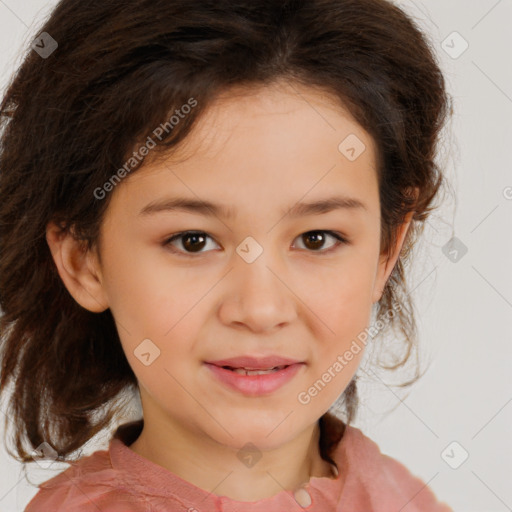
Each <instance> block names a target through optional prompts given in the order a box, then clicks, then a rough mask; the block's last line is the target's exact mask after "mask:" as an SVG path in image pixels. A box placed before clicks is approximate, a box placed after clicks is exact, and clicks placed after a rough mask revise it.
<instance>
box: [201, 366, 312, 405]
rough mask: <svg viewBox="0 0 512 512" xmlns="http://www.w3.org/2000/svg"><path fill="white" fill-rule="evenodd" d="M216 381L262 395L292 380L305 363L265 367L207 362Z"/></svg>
mask: <svg viewBox="0 0 512 512" xmlns="http://www.w3.org/2000/svg"><path fill="white" fill-rule="evenodd" d="M205 365H206V367H207V368H208V369H209V370H210V372H211V375H212V376H213V377H214V380H215V382H217V383H218V384H221V385H222V386H223V387H224V388H227V389H229V390H231V391H233V390H235V391H237V392H239V393H242V394H243V395H246V396H253V397H254V396H262V395H270V394H271V393H274V392H275V391H277V390H278V389H280V388H281V387H283V386H284V385H285V384H287V383H288V382H290V381H291V380H292V379H293V378H294V377H295V375H297V373H298V372H299V371H300V370H301V369H302V367H303V366H305V364H304V363H301V362H298V363H292V364H283V365H279V366H272V367H264V366H262V365H260V366H259V367H254V366H252V367H249V366H244V367H238V366H231V365H222V366H219V365H217V364H212V363H205Z"/></svg>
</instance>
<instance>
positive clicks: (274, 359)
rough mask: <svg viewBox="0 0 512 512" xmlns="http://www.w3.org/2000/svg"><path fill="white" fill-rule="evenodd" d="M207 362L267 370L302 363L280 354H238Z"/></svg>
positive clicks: (216, 364)
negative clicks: (264, 355) (255, 355)
mask: <svg viewBox="0 0 512 512" xmlns="http://www.w3.org/2000/svg"><path fill="white" fill-rule="evenodd" d="M205 362H206V363H208V364H213V365H215V366H229V367H231V368H248V369H252V370H269V369H271V368H275V367H276V366H289V365H291V364H297V363H302V361H298V360H296V359H290V358H288V357H281V356H276V355H273V356H266V357H253V356H239V357H231V358H229V359H219V360H217V361H205Z"/></svg>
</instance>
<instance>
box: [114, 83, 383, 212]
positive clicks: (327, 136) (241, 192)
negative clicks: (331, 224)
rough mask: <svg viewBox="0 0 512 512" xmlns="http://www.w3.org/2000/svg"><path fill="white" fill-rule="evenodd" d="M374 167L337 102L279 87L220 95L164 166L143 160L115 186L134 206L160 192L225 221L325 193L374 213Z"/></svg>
mask: <svg viewBox="0 0 512 512" xmlns="http://www.w3.org/2000/svg"><path fill="white" fill-rule="evenodd" d="M347 149H348V150H354V151H356V155H355V156H356V157H357V158H355V159H354V158H353V157H354V152H353V151H352V152H350V151H349V152H348V153H347ZM375 166H376V163H375V147H374V142H373V140H372V138H371V137H370V135H369V134H368V133H367V132H366V131H365V130H364V129H363V128H362V127H361V126H360V125H358V123H357V122H356V121H355V120H354V119H353V118H352V116H351V115H350V114H349V112H348V111H347V110H346V109H345V108H344V107H343V105H342V104H341V103H340V102H339V101H337V100H336V99H335V98H334V97H333V96H331V95H328V94H327V93H326V92H324V91H321V90H319V89H312V88H308V87H305V86H301V85H297V84H289V83H279V84H275V85H273V86H269V87H260V88H251V89H248V88H240V87H238V88H233V89H231V90H229V91H224V92H223V93H222V95H220V96H219V97H218V98H217V99H216V100H215V101H214V102H212V104H211V105H210V106H209V108H208V109H207V110H206V112H205V114H204V115H203V116H202V117H201V118H200V119H198V121H197V123H196V125H195V126H194V128H193V129H192V131H191V132H190V134H189V135H188V136H187V138H186V139H185V140H184V141H183V142H182V143H181V144H180V145H179V146H178V147H177V148H175V149H173V150H172V152H171V153H169V156H168V158H167V159H166V160H161V159H159V160H157V161H155V162H154V163H151V160H150V161H149V163H148V164H145V165H144V166H143V167H141V168H140V169H139V170H137V171H136V172H135V173H134V174H133V175H131V176H129V177H128V178H127V179H125V180H124V182H123V183H122V187H120V188H121V189H123V190H122V193H123V195H124V198H125V199H127V200H134V201H136V202H137V200H138V199H139V201H138V202H139V204H140V203H141V202H144V201H145V202H146V203H147V200H149V199H153V198H156V197H163V196H164V195H165V194H167V195H168V193H173V195H175V196H180V197H184V196H186V197H188V198H190V199H194V200H204V201H210V202H216V203H223V204H225V205H227V206H228V207H229V208H230V211H231V212H232V213H233V215H232V217H234V216H235V215H236V212H237V209H238V207H240V208H242V207H244V206H246V207H248V206H250V205H251V203H252V204H253V205H257V204H260V205H265V207H270V205H271V204H272V203H276V208H279V210H282V209H283V207H285V206H286V205H289V204H290V203H294V202H298V201H299V200H300V199H301V198H302V199H303V200H304V202H311V201H313V200H315V199H318V198H319V197H322V198H324V197H326V196H327V195H329V196H332V195H334V194H333V193H338V194H341V195H344V196H346V197H354V196H355V197H356V198H358V199H359V200H360V201H361V202H363V201H364V202H365V203H369V206H370V209H369V212H370V213H375V212H373V211H371V209H372V208H374V209H375V206H376V205H373V207H372V205H371V203H372V202H375V200H377V201H378V190H377V178H376V167H375ZM117 192H118V191H116V194H117ZM119 192H120V191H119ZM137 198H138V199H137ZM237 205H238V206H237ZM143 206H144V205H142V207H143Z"/></svg>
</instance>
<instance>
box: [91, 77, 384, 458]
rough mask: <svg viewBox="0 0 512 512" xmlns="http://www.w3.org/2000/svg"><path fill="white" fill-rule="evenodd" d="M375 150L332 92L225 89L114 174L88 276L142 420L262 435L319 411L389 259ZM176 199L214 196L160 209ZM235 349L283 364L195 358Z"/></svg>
mask: <svg viewBox="0 0 512 512" xmlns="http://www.w3.org/2000/svg"><path fill="white" fill-rule="evenodd" d="M299 92H300V94H299ZM347 137H350V138H349V139H348V140H347V141H346V142H344V143H343V141H345V139H347ZM341 143H343V144H342V145H341V149H340V144H341ZM362 144H364V147H363V146H362ZM350 148H354V151H351V149H350ZM364 148H365V149H364ZM362 149H364V150H363V151H362V152H361V150H362ZM359 153H360V154H359ZM375 156H376V155H375V147H374V143H373V141H372V139H371V138H370V136H369V135H368V134H367V133H366V132H365V131H364V130H363V129H362V128H361V127H360V126H359V125H358V124H357V123H356V122H355V121H354V120H353V119H352V118H351V117H350V116H349V115H348V114H347V113H346V112H345V111H344V110H343V109H342V108H341V106H339V105H337V104H336V103H335V102H334V101H333V100H331V101H329V99H328V98H327V96H325V94H321V93H320V92H318V91H316V90H313V89H309V88H301V87H299V86H294V87H293V88H290V87H288V86H285V85H281V86H273V87H271V88H266V89H257V90H252V91H250V93H247V92H246V93H244V94H236V95H234V94H231V95H228V94H225V95H224V96H223V97H221V98H219V100H218V101H217V102H216V103H214V104H213V105H212V106H211V108H210V110H209V111H208V113H207V115H205V116H204V117H203V118H202V119H201V120H200V123H199V124H198V125H196V128H195V131H193V132H192V133H191V134H190V135H189V137H188V138H187V139H186V143H185V144H184V145H183V146H181V147H180V148H179V151H178V152H177V153H175V154H173V155H170V156H169V157H168V158H167V159H166V160H163V161H161V162H158V163H153V164H146V166H145V167H143V168H141V169H139V170H137V171H136V172H135V173H134V174H133V175H131V176H128V177H127V178H125V179H124V180H123V181H122V182H121V183H120V184H119V185H118V186H117V187H116V188H115V190H114V191H113V192H112V193H113V196H112V198H111V203H110V205H109V209H108V211H107V215H106V218H105V220H104V223H103V225H102V229H101V266H99V264H98V275H99V281H100V283H101V293H102V294H103V297H104V300H105V301H106V303H108V307H110V309H111V311H112V314H113V316H114V318H115V321H116V324H117V328H118V331H119V335H120V338H121V342H122V345H123V349H124V351H125V353H126V356H127V359H128V361H129V363H130V365H131V367H132V368H133V371H134V373H135V375H136V376H137V379H138V381H139V386H140V391H141V398H142V405H143V409H144V417H145V418H146V421H147V418H148V417H152V418H157V417H158V418H160V419H162V418H165V421H167V422H169V423H170V424H173V425H174V426H179V428H182V429H184V430H186V431H188V432H190V433H193V435H198V436H203V437H204V436H207V437H209V438H210V439H213V440H215V441H216V442H218V443H221V444H224V445H229V446H233V447H240V446H242V445H244V444H245V443H246V442H247V441H248V440H250V441H252V442H253V443H255V444H256V445H257V446H259V447H261V448H267V449H270V448H272V447H276V446H279V445H281V444H283V443H285V442H286V441H287V440H290V439H292V438H294V437H295V436H298V435H299V433H301V432H303V431H305V429H307V428H308V427H310V426H311V425H313V424H314V423H315V422H316V421H317V420H318V419H319V418H320V416H321V415H322V414H324V413H325V412H326V411H327V410H328V409H329V407H330V406H331V405H332V404H333V402H334V401H335V400H336V399H337V398H338V396H339V395H340V394H341V393H342V392H343V390H344V389H345V388H346V386H347V385H348V383H349V382H350V380H351V378H352V376H353V375H354V373H355V371H356V370H357V367H358V365H359V363H360V360H361V358H362V356H363V353H364V350H362V349H360V350H359V351H358V352H357V353H356V352H355V351H354V350H352V358H351V360H348V359H347V358H345V357H343V355H344V354H345V353H346V351H347V350H348V351H350V348H351V346H352V347H353V346H354V345H353V342H354V340H357V337H358V335H359V334H360V333H361V332H363V331H364V330H365V328H366V327H367V326H368V323H369V320H370V316H371V310H372V304H373V303H374V302H375V301H377V300H379V298H380V296H381V292H382V289H383V287H384V284H385V281H386V279H387V277H388V275H389V273H390V271H391V269H392V264H393V262H392V263H391V265H389V264H388V266H386V265H385V264H384V263H385V262H382V261H381V260H380V259H379V249H380V247H379V240H380V205H379V191H378V183H377V174H376V168H375V166H376V163H375ZM177 198H183V199H184V200H187V201H197V200H201V201H203V202H209V203H212V206H211V207H210V209H205V208H203V209H193V208H185V207H176V205H174V207H173V208H164V207H162V205H163V204H164V203H165V202H167V203H168V204H167V206H170V203H171V202H172V201H173V200H176V199H177ZM334 198H336V199H338V200H339V201H338V204H337V205H336V204H334V202H333V203H331V207H330V208H328V207H325V206H324V207H321V206H318V207H317V208H307V207H306V206H304V204H311V203H322V202H326V201H328V200H332V199H334ZM342 198H345V199H351V200H352V203H348V204H345V206H343V204H342V202H341V199H342ZM155 205H160V206H159V207H158V206H155ZM213 205H217V208H216V207H215V206H213ZM300 205H302V206H300ZM287 212H288V213H287ZM189 231H193V232H194V233H192V234H190V233H188V232H189ZM178 234H181V236H178ZM338 237H339V238H338ZM144 340H145V341H144ZM359 345H360V346H361V345H362V344H361V343H359ZM242 356H249V357H253V358H256V359H260V358H265V357H272V356H275V357H278V358H286V359H288V360H292V361H296V362H297V364H291V365H290V366H289V367H288V368H287V369H285V370H281V371H278V372H274V374H273V375H262V376H258V377H254V376H245V375H244V376H242V375H238V374H237V373H234V372H233V371H231V370H221V369H220V366H222V364H220V363H219V365H218V366H215V365H213V367H212V365H210V364H208V362H213V361H221V362H222V360H226V359H231V358H237V357H242ZM339 356H342V357H343V360H344V364H342V363H340V359H339ZM277 362H278V363H281V362H280V361H279V360H277ZM336 362H338V364H336ZM237 363H239V365H240V366H241V365H242V363H243V362H242V363H240V362H235V364H237ZM259 363H261V364H263V363H262V362H261V361H259ZM274 363H275V361H274V362H272V364H271V363H270V362H268V361H267V362H266V366H265V368H269V367H272V366H275V365H277V366H281V364H274ZM243 365H244V366H245V367H251V368H256V367H257V364H256V363H255V364H254V365H251V364H249V363H247V362H245V363H243ZM340 366H341V369H340ZM290 368H291V369H292V371H291V370H290ZM287 372H288V373H287ZM228 373H229V375H228ZM326 373H327V374H329V375H330V378H328V377H329V376H326ZM221 375H223V376H224V377H222V376H221ZM260 377H261V378H260ZM225 379H226V380H225ZM258 379H259V383H258ZM319 380H320V381H321V382H322V384H318V381H319ZM233 382H235V384H233ZM315 383H317V386H316V388H315V389H316V392H315V391H314V390H313V391H311V388H312V387H314V385H315Z"/></svg>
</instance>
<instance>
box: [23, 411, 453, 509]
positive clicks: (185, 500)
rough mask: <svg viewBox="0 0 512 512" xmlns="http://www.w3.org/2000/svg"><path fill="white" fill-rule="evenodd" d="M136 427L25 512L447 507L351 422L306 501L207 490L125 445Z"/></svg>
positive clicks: (45, 488) (52, 484) (53, 484)
mask: <svg viewBox="0 0 512 512" xmlns="http://www.w3.org/2000/svg"><path fill="white" fill-rule="evenodd" d="M141 429H142V422H141V421H140V420H139V421H136V422H131V423H126V424H124V425H121V426H120V427H118V429H117V430H116V432H115V434H114V436H113V437H112V439H111V440H110V443H109V447H108V450H99V451H96V452H94V453H93V454H91V455H89V456H86V457H82V458H81V459H80V460H79V461H77V462H74V463H70V464H71V466H70V467H69V468H67V469H66V470H64V471H62V472H61V473H59V474H58V475H56V476H54V477H53V478H51V479H50V480H47V481H46V482H44V483H42V484H40V485H39V491H38V493H37V494H36V495H35V496H34V497H33V498H32V500H31V501H30V503H29V504H28V505H27V507H26V508H25V512H48V511H50V510H51V511H52V512H71V511H72V512H246V511H251V512H272V511H275V512H283V511H287V510H290V511H299V510H307V511H309V512H330V511H339V512H341V511H343V512H362V511H364V512H368V511H372V512H398V511H400V512H419V511H421V512H453V510H452V509H451V508H450V507H448V506H447V505H446V504H443V503H440V502H439V501H437V500H436V498H435V496H434V494H433V493H432V491H431V490H430V489H429V488H428V487H427V486H426V485H425V484H424V482H422V481H421V480H420V479H419V478H416V477H414V476H413V475H412V474H411V473H410V472H409V471H408V470H407V469H406V468H405V466H403V465H402V464H401V463H400V462H398V461H397V460H395V459H393V458H391V457H389V456H387V455H384V454H382V453H381V452H380V450H379V447H378V446H377V444H375V443H374V442H373V441H372V440H371V439H369V438H368V437H366V436H365V435H364V434H363V433H362V432H361V431H360V430H359V429H357V428H354V427H350V426H349V427H347V428H346V430H345V433H344V435H343V437H342V439H341V441H340V442H339V444H338V446H337V447H336V450H335V452H334V456H333V459H334V460H335V461H336V464H337V465H338V468H342V471H340V474H339V475H338V477H337V478H336V479H334V478H329V477H311V479H310V481H309V483H308V484H307V485H306V486H305V489H306V491H307V493H309V497H310V498H311V505H309V506H308V507H306V508H303V507H302V506H300V505H299V503H298V501H301V500H300V498H298V501H296V499H295V497H294V493H293V492H291V491H284V490H283V491H281V492H279V493H278V494H276V495H274V496H272V497H270V498H266V499H262V500H259V501H256V502H243V501H237V500H233V499H230V498H228V497H225V496H217V495H215V494H210V493H209V492H207V491H205V490H203V489H200V488H199V487H196V486H195V485H193V484H191V483H189V482H187V481H185V480H183V479H182V478H180V477H178V476H177V475H175V474H174V473H172V472H170V471H169V470H167V469H165V468H164V467H162V466H160V465H158V464H156V463H154V462H151V461H149V460H148V459H146V458H144V457H142V456H140V455H138V454H137V453H135V452H134V451H132V450H131V449H130V448H129V447H128V446H129V445H130V444H131V443H132V442H133V441H134V440H135V439H136V438H137V436H138V435H139V433H140V431H141ZM307 493H306V497H307ZM303 494H304V492H303Z"/></svg>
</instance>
